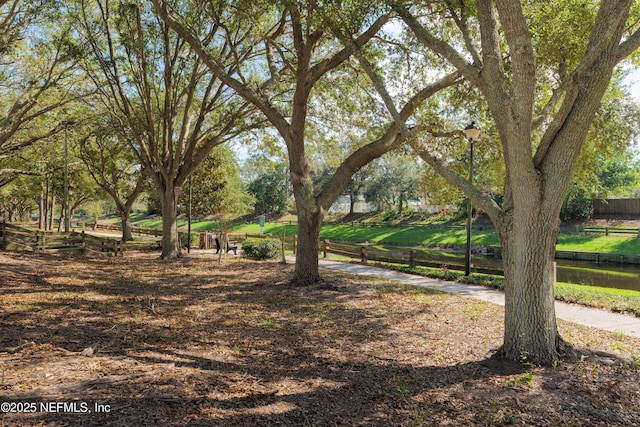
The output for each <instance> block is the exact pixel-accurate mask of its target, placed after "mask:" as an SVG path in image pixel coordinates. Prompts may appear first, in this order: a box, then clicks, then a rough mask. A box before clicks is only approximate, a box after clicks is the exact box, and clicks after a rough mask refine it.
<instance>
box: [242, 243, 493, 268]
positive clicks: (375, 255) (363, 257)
mask: <svg viewBox="0 0 640 427" xmlns="http://www.w3.org/2000/svg"><path fill="white" fill-rule="evenodd" d="M229 237H230V238H234V239H238V240H241V239H246V238H274V239H279V240H281V241H282V246H283V249H286V250H291V251H293V253H294V254H295V253H296V246H297V239H296V236H295V235H294V236H286V237H284V238H283V237H282V236H273V235H271V234H265V235H259V234H230V235H229ZM318 253H319V254H320V255H322V257H323V258H329V255H331V254H333V255H339V256H343V257H347V258H351V259H356V260H359V261H360V262H361V263H363V264H367V263H369V262H388V263H392V264H401V265H407V266H409V267H410V268H413V267H416V266H422V267H431V268H442V269H447V270H456V271H464V265H461V264H451V263H450V262H449V261H447V260H445V259H443V258H442V257H439V256H437V255H429V254H424V253H421V252H418V251H416V250H413V249H412V250H410V251H408V252H406V251H405V252H403V251H381V250H377V249H371V248H370V247H369V246H368V245H346V244H341V243H334V242H331V241H329V240H321V241H320V242H319V245H318ZM472 271H473V272H476V273H486V274H497V275H502V274H503V273H502V270H498V269H491V268H479V267H473V268H472Z"/></svg>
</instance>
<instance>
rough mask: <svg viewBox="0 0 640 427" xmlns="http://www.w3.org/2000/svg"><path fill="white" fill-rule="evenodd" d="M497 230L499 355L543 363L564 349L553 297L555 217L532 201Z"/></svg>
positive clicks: (549, 361) (552, 358)
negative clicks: (501, 291)
mask: <svg viewBox="0 0 640 427" xmlns="http://www.w3.org/2000/svg"><path fill="white" fill-rule="evenodd" d="M507 224H508V225H506V226H504V227H503V228H501V229H500V230H499V234H500V243H501V246H502V253H503V264H504V277H505V330H504V344H503V348H502V352H503V355H504V356H505V357H506V358H507V359H509V360H526V361H529V362H532V363H535V364H541V365H549V364H551V363H552V362H553V361H554V360H557V359H558V357H559V356H560V355H561V354H562V353H563V352H564V348H563V341H562V339H561V338H560V335H559V333H558V328H557V324H556V316H555V299H554V286H555V274H554V258H555V244H556V238H557V234H558V223H557V220H554V221H552V222H550V221H549V217H548V215H546V214H544V213H540V212H539V208H536V207H532V208H531V209H530V210H529V211H524V210H520V212H517V213H516V214H514V217H512V218H510V220H509V221H507Z"/></svg>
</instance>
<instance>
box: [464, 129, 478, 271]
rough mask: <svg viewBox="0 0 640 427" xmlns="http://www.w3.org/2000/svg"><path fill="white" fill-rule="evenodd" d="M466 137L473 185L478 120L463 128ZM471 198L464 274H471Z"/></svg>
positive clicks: (470, 177)
mask: <svg viewBox="0 0 640 427" xmlns="http://www.w3.org/2000/svg"><path fill="white" fill-rule="evenodd" d="M463 132H464V135H465V137H466V138H467V139H468V140H469V183H470V184H471V185H473V143H474V142H475V141H478V140H479V139H480V128H479V127H477V126H476V122H471V124H470V125H469V126H467V127H466V128H464V130H463ZM471 212H472V206H471V198H470V197H469V196H467V246H466V251H465V257H464V275H465V276H469V275H470V274H471Z"/></svg>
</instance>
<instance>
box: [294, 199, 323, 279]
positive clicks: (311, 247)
mask: <svg viewBox="0 0 640 427" xmlns="http://www.w3.org/2000/svg"><path fill="white" fill-rule="evenodd" d="M323 218H324V215H323V214H322V213H321V212H320V211H315V212H311V211H308V210H300V209H299V210H298V243H297V249H296V269H295V272H294V274H293V282H294V283H296V284H298V285H301V286H304V285H311V284H313V283H316V282H318V281H319V280H320V273H319V270H318V240H319V238H320V227H321V225H322V219H323Z"/></svg>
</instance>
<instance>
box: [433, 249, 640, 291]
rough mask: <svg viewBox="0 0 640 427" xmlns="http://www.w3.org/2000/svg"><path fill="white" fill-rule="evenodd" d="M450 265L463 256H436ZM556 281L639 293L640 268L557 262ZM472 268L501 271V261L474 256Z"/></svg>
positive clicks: (462, 261)
mask: <svg viewBox="0 0 640 427" xmlns="http://www.w3.org/2000/svg"><path fill="white" fill-rule="evenodd" d="M437 258H439V259H440V260H442V261H443V262H448V263H449V264H450V265H454V264H455V265H458V264H459V265H464V257H463V256H455V257H454V258H455V260H452V256H451V254H448V256H445V255H444V254H443V255H442V257H439V256H437ZM557 263H558V264H557V266H558V268H557V280H558V281H559V282H566V283H575V284H580V285H590V286H602V287H607V288H617V289H631V290H635V291H640V266H638V265H624V264H605V263H594V262H589V261H571V260H557ZM472 264H473V266H474V267H479V268H487V269H496V270H502V261H501V260H498V259H495V258H488V257H484V256H479V255H474V256H473V261H472Z"/></svg>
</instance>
